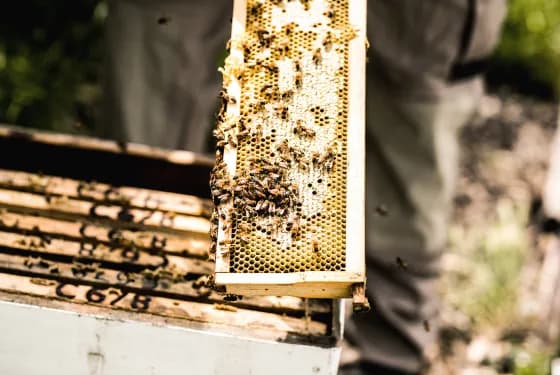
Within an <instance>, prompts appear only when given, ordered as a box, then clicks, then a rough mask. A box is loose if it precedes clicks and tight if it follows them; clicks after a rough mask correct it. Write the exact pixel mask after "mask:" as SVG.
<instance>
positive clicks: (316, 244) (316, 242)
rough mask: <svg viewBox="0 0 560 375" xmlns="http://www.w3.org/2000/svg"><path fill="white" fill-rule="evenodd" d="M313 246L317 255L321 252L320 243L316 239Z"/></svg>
mask: <svg viewBox="0 0 560 375" xmlns="http://www.w3.org/2000/svg"><path fill="white" fill-rule="evenodd" d="M311 246H312V247H313V251H314V252H316V253H318V252H319V250H320V249H319V241H318V240H317V239H316V238H314V239H313V240H312V241H311Z"/></svg>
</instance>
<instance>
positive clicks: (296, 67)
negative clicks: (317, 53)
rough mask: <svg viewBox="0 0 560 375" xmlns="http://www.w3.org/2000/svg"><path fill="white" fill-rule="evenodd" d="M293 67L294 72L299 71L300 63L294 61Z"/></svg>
mask: <svg viewBox="0 0 560 375" xmlns="http://www.w3.org/2000/svg"><path fill="white" fill-rule="evenodd" d="M294 68H295V70H296V74H297V73H301V63H300V62H299V61H296V62H294Z"/></svg>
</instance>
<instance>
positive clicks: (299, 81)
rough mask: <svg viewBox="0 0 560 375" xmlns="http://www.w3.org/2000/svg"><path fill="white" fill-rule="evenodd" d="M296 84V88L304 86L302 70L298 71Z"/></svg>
mask: <svg viewBox="0 0 560 375" xmlns="http://www.w3.org/2000/svg"><path fill="white" fill-rule="evenodd" d="M295 85H296V88H298V89H301V86H303V74H302V72H301V71H299V72H296V75H295Z"/></svg>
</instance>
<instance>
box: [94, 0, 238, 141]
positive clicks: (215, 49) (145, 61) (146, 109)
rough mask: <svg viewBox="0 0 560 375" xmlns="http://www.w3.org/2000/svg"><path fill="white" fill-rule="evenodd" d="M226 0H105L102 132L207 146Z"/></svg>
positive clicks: (226, 30) (225, 33)
mask: <svg viewBox="0 0 560 375" xmlns="http://www.w3.org/2000/svg"><path fill="white" fill-rule="evenodd" d="M231 14H232V2H231V1H228V0H219V1H206V0H161V1H150V0H111V1H109V17H108V20H107V25H106V38H107V61H106V69H105V83H106V84H105V99H106V100H105V102H106V105H105V108H104V119H103V121H102V122H101V123H100V124H99V128H98V129H97V134H98V135H99V136H102V137H107V138H112V139H117V140H124V141H129V142H139V143H144V144H148V145H153V146H160V147H167V148H180V149H188V150H191V151H196V152H204V151H207V150H206V148H207V137H208V135H209V134H210V129H211V127H212V125H213V117H212V115H213V113H215V109H216V105H217V95H218V91H219V89H220V86H221V75H220V73H219V72H218V71H217V69H218V64H219V63H220V59H221V58H222V57H223V54H224V50H225V45H226V42H227V39H228V37H229V34H230V31H231V23H230V19H231Z"/></svg>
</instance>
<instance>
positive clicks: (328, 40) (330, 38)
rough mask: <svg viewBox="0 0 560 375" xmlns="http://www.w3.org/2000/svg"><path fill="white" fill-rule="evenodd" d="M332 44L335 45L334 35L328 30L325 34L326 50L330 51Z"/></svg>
mask: <svg viewBox="0 0 560 375" xmlns="http://www.w3.org/2000/svg"><path fill="white" fill-rule="evenodd" d="M332 46H333V36H332V34H331V32H330V31H327V36H325V39H324V40H323V47H324V48H325V51H327V52H329V51H330V50H331V48H332Z"/></svg>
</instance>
